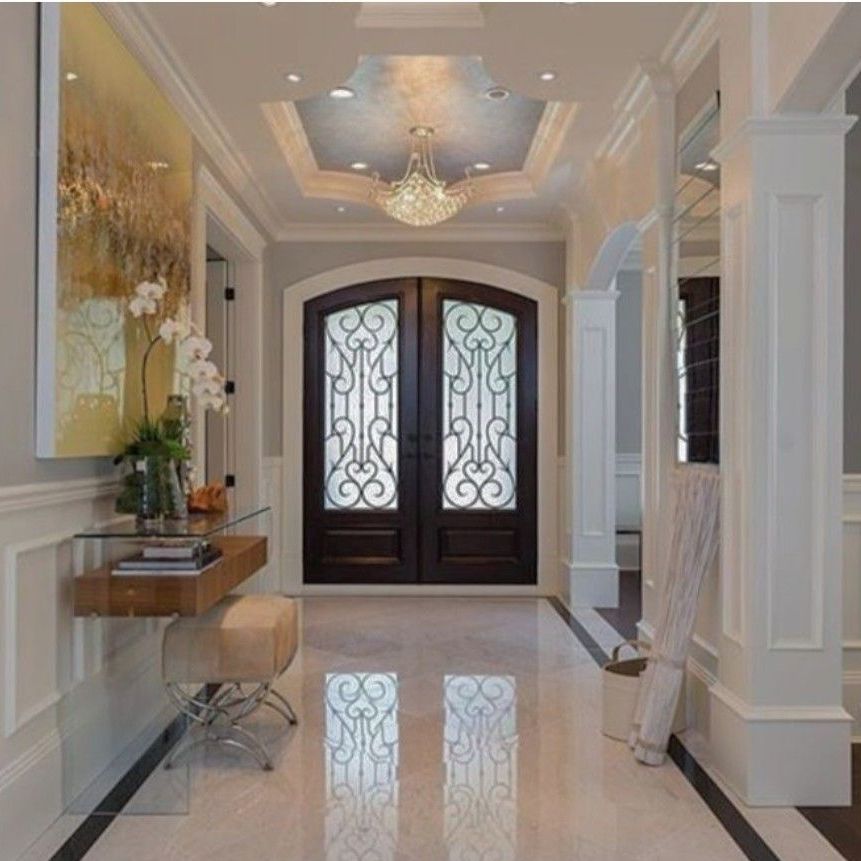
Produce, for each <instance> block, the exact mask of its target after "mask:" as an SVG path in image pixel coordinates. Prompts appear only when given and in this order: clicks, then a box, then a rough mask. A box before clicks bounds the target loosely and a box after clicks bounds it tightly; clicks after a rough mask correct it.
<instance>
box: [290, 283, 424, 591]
mask: <svg viewBox="0 0 861 861" xmlns="http://www.w3.org/2000/svg"><path fill="white" fill-rule="evenodd" d="M417 316H418V285H417V282H416V280H415V279H400V280H396V281H382V282H377V283H373V284H360V285H357V286H355V287H349V288H347V289H345V290H339V291H337V292H335V293H330V294H328V295H326V296H323V297H321V298H319V299H315V300H313V301H312V302H308V303H306V305H305V412H304V422H305V440H304V448H305V451H304V456H305V462H304V463H305V472H304V480H303V486H304V534H305V538H304V567H305V581H306V582H308V583H410V582H415V580H416V570H417V566H418V536H417V523H416V516H415V512H416V505H417V500H418V461H417V459H416V439H417V436H416V435H417V430H418V428H417V422H418V393H417V390H416V380H417V379H418V343H417V339H416V336H415V332H416V327H417Z"/></svg>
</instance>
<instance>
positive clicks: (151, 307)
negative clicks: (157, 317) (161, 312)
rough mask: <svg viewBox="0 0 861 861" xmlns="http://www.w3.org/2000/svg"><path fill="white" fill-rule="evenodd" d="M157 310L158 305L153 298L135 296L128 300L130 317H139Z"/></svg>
mask: <svg viewBox="0 0 861 861" xmlns="http://www.w3.org/2000/svg"><path fill="white" fill-rule="evenodd" d="M156 311H158V305H157V303H156V301H155V299H150V298H148V297H146V296H135V298H134V299H132V301H131V302H129V312H130V313H131V315H132V317H141V316H143V315H144V314H155V312H156Z"/></svg>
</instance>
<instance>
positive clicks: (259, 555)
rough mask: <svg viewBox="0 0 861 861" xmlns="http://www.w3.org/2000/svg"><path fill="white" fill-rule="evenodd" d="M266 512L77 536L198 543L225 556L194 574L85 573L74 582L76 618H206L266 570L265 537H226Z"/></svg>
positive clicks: (107, 569) (109, 569)
mask: <svg viewBox="0 0 861 861" xmlns="http://www.w3.org/2000/svg"><path fill="white" fill-rule="evenodd" d="M267 511H269V509H268V507H267V508H259V509H255V510H253V511H250V512H241V513H239V514H224V515H218V516H215V517H211V516H205V515H204V516H201V515H197V516H196V515H192V516H191V517H189V519H188V520H185V521H165V522H164V523H163V524H158V525H156V526H154V527H148V528H142V527H139V526H138V525H137V524H136V523H135V522H133V521H131V522H128V523H122V524H112V525H111V526H109V527H107V528H106V529H101V530H99V529H94V530H89V531H86V532H81V533H79V534H77V535H76V536H75V538H77V539H85V540H97V539H98V540H103V541H121V542H123V543H126V544H133V545H137V546H140V545H143V544H146V542H147V541H153V540H158V541H160V542H164V541H169V540H171V539H182V540H188V539H199V540H201V541H204V540H205V541H208V542H209V543H210V544H212V545H214V546H216V547H218V548H219V549H220V550H221V551H222V554H223V555H222V556H221V558H220V559H219V560H218V561H217V562H216V563H214V564H213V565H211V566H209V567H208V568H204V569H203V570H202V571H200V572H199V573H195V574H188V573H182V574H176V573H172V572H170V571H165V572H154V573H152V574H144V575H126V574H122V575H117V574H114V573H113V568H114V564H115V563H114V562H111V563H107V564H104V565H100V566H98V567H96V568H93V569H91V570H88V571H85V572H84V573H82V574H80V575H79V576H77V577H75V578H74V608H75V615H76V616H93V615H98V616H124V617H136V618H137V617H141V616H177V615H178V616H196V615H199V614H200V613H205V612H206V611H207V610H208V609H209V608H210V607H212V606H214V605H215V604H216V603H217V602H218V601H220V600H221V599H222V598H223V597H224V596H225V595H227V594H228V593H230V592H231V591H232V590H233V589H235V588H236V587H237V586H238V585H239V584H240V583H242V582H244V581H245V580H247V579H248V578H249V577H251V576H252V575H253V574H255V573H256V572H257V571H259V570H260V569H261V568H262V567H263V566H264V565H265V564H266V562H267V539H266V536H265V535H245V534H243V535H236V534H225V533H227V532H232V531H235V528H236V527H237V526H238V525H239V524H241V523H246V522H248V521H250V520H251V519H252V518H256V517H258V516H259V515H261V514H263V513H265V512H267Z"/></svg>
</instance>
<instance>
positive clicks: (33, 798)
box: [0, 479, 164, 861]
mask: <svg viewBox="0 0 861 861" xmlns="http://www.w3.org/2000/svg"><path fill="white" fill-rule="evenodd" d="M115 493H116V484H115V483H114V482H113V481H105V480H98V479H86V480H80V481H69V482H58V483H46V484H39V485H27V486H20V487H8V488H0V563H2V570H0V577H2V588H0V621H2V632H0V671H2V677H0V691H2V704H0V834H2V840H0V861H12V859H15V858H17V857H18V856H19V855H21V853H23V852H24V850H25V849H26V848H27V846H28V845H29V844H30V843H32V842H33V841H34V840H35V839H36V838H37V837H38V836H39V835H40V834H41V832H42V831H44V829H45V828H47V827H48V826H49V825H50V824H51V823H52V822H53V821H54V820H55V819H56V818H57V817H58V816H59V815H60V814H61V813H62V812H63V809H64V807H65V806H66V805H67V804H69V803H70V802H71V800H72V799H73V798H74V797H75V796H76V795H77V794H78V793H79V792H80V791H81V790H82V789H83V788H84V787H85V786H86V785H87V784H89V783H90V781H92V780H93V779H94V778H95V777H96V776H97V775H98V774H99V773H100V772H101V771H102V770H104V768H105V767H107V766H108V765H109V764H110V762H111V761H112V760H113V759H114V758H115V757H116V756H117V755H118V754H119V753H120V752H121V751H122V750H123V749H124V748H125V747H126V746H127V745H128V744H129V743H130V742H131V741H132V740H133V739H134V738H135V737H136V736H137V735H138V734H139V733H140V732H141V731H142V730H143V729H144V728H145V727H146V726H147V724H149V723H150V722H151V721H152V719H153V718H154V717H155V716H156V715H157V714H158V713H159V711H160V710H161V709H162V707H163V704H164V700H163V695H162V693H161V685H160V681H159V671H158V655H159V648H160V640H161V629H162V627H163V623H162V622H160V621H158V620H146V619H137V620H125V619H109V620H98V619H75V618H74V617H73V615H72V590H71V585H72V577H73V576H74V574H75V571H76V570H79V569H80V568H82V566H83V565H85V564H86V565H90V564H93V563H94V562H97V561H99V560H98V557H99V556H100V554H101V550H100V549H99V548H98V547H96V546H88V547H85V546H83V543H82V542H75V541H74V540H73V538H72V536H73V534H74V533H75V532H77V531H79V530H81V529H83V528H85V527H87V526H92V525H95V524H97V523H106V522H109V521H111V520H113V519H115V515H114V513H113V499H114V496H115ZM94 557H95V558H94Z"/></svg>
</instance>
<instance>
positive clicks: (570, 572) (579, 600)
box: [561, 561, 619, 608]
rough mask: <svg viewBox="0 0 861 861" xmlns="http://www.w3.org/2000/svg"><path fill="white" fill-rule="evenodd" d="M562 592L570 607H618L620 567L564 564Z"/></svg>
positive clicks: (584, 563) (579, 563)
mask: <svg viewBox="0 0 861 861" xmlns="http://www.w3.org/2000/svg"><path fill="white" fill-rule="evenodd" d="M561 574H562V591H563V598H564V599H565V603H566V604H567V605H568V606H569V607H572V608H573V607H618V606H619V566H618V565H613V564H603V565H602V564H598V563H588V562H564V561H563V562H562V572H561Z"/></svg>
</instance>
